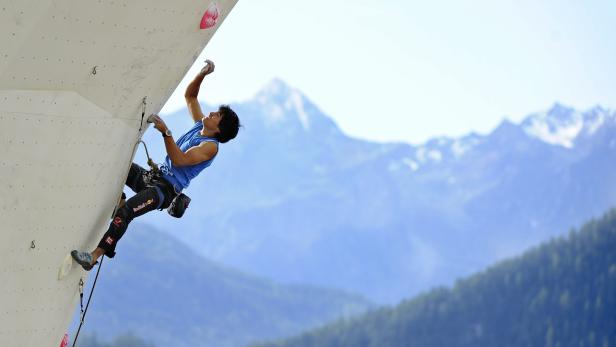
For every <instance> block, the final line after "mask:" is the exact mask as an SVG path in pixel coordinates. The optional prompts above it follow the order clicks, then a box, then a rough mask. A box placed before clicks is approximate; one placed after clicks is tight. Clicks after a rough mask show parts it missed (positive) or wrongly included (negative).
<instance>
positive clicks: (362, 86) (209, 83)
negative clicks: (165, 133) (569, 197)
mask: <svg viewBox="0 0 616 347" xmlns="http://www.w3.org/2000/svg"><path fill="white" fill-rule="evenodd" d="M614 32H616V3H614V2H613V1H607V0H592V1H587V2H575V1H542V2H536V1H521V2H520V1H498V2H492V1H487V0H481V1H474V2H457V1H434V2H405V1H399V0H386V1H365V0H358V1H354V2H353V4H349V3H348V2H342V1H325V0H316V1H310V2H307V1H306V2H293V3H292V4H291V3H289V2H285V1H282V0H263V1H259V2H250V1H248V2H243V1H240V2H238V4H237V5H236V7H235V8H234V10H233V12H232V13H231V14H230V15H229V17H228V19H227V20H226V21H225V22H224V23H223V25H222V26H221V28H220V30H219V31H218V32H217V33H216V35H214V37H213V39H212V41H211V42H210V44H209V45H208V47H207V48H206V50H205V51H204V52H203V53H202V54H201V56H200V58H199V59H198V60H197V63H196V64H195V66H193V68H192V69H191V70H190V71H189V73H188V74H187V77H186V78H185V79H184V81H183V82H182V83H181V84H180V86H179V87H178V90H177V91H176V93H174V95H173V96H172V98H171V99H170V101H169V102H168V103H167V105H166V106H165V108H164V109H163V113H164V112H167V113H169V112H171V111H174V110H177V109H178V108H181V107H184V105H183V98H182V95H183V91H184V89H185V87H186V84H187V83H188V82H189V80H190V79H191V78H192V77H193V76H194V74H195V73H196V72H197V71H198V70H199V69H200V68H201V67H202V65H203V60H204V59H205V57H208V58H211V59H213V60H214V61H215V62H216V72H215V73H214V74H213V75H211V76H209V77H208V79H207V80H206V82H205V83H206V84H205V85H204V88H203V89H202V90H203V92H202V98H203V100H204V101H208V102H213V103H220V102H231V103H232V104H233V102H234V101H241V100H245V99H249V98H251V97H253V96H254V95H255V94H256V93H257V91H258V90H260V89H261V88H263V86H264V85H266V84H267V83H268V81H270V80H271V79H273V78H277V77H278V78H281V79H283V80H285V81H287V82H288V83H289V84H291V85H292V86H294V87H297V88H298V89H300V90H302V91H303V92H305V93H306V94H307V95H308V96H309V97H310V98H311V99H313V100H315V101H317V103H318V104H319V106H320V107H321V108H322V109H323V110H324V111H325V113H327V114H329V115H331V116H332V117H333V118H334V119H335V120H336V122H337V123H338V124H339V126H340V127H341V128H342V130H343V131H345V132H346V133H348V134H349V135H352V136H356V137H360V138H364V139H370V140H379V141H391V140H401V141H405V142H411V143H421V142H424V141H425V140H427V139H428V138H431V137H434V136H440V135H448V136H459V135H462V134H465V133H468V132H471V131H476V132H479V133H486V132H488V131H490V130H492V129H493V128H494V127H495V126H496V125H497V124H498V123H500V122H501V121H502V119H503V118H505V117H506V118H509V119H511V120H512V121H520V120H521V119H522V118H524V117H525V116H527V115H528V114H530V113H531V112H533V111H535V110H538V109H545V108H546V107H547V106H548V105H552V104H554V102H557V101H559V102H562V103H564V104H567V105H571V106H573V107H575V108H577V109H589V108H591V107H592V106H594V105H596V104H601V105H603V106H604V107H608V108H613V107H614V105H616V94H614V93H613V91H614V90H616V79H615V78H614V76H616V64H615V63H614V62H613V60H612V59H611V58H610V57H613V56H614V54H615V53H616V41H614V40H612V39H610V36H611V35H612V33H614Z"/></svg>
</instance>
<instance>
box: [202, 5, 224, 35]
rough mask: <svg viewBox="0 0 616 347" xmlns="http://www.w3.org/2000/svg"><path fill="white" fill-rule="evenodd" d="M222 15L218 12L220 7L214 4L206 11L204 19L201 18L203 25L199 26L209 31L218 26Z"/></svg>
mask: <svg viewBox="0 0 616 347" xmlns="http://www.w3.org/2000/svg"><path fill="white" fill-rule="evenodd" d="M219 15H220V11H219V10H218V5H216V3H215V2H213V3H212V4H211V5H210V7H208V8H207V10H205V13H204V14H203V18H201V25H200V26H199V27H200V28H201V29H209V28H211V27H213V26H214V25H216V22H217V21H218V16H219Z"/></svg>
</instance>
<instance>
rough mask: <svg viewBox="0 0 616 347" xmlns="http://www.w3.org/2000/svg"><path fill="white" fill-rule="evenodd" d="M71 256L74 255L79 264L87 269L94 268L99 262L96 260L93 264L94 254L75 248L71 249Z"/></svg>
mask: <svg viewBox="0 0 616 347" xmlns="http://www.w3.org/2000/svg"><path fill="white" fill-rule="evenodd" d="M71 257H73V259H75V261H76V262H77V263H78V264H79V265H81V267H82V268H83V269H84V270H86V271H90V270H92V268H93V267H94V265H96V264H97V263H98V262H95V263H94V264H92V255H91V254H90V253H88V252H79V251H77V250H73V251H71Z"/></svg>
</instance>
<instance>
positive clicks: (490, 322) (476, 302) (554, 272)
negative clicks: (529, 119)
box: [253, 210, 616, 347]
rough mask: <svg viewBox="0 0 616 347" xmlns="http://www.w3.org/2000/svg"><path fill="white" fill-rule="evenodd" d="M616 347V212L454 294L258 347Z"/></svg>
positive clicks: (441, 293)
mask: <svg viewBox="0 0 616 347" xmlns="http://www.w3.org/2000/svg"><path fill="white" fill-rule="evenodd" d="M256 346H258V347H283V346H284V347H287V346H288V347H290V346H293V347H308V346H315V347H316V346H319V347H343V346H349V347H351V346H352V347H368V346H370V347H394V346H396V347H403V346H404V347H412V346H424V347H425V346H447V347H455V346H460V347H462V346H464V347H477V346H499V347H507V346H516V347H519V346H546V347H552V346H554V347H557V346H558V347H566V346H575V347H584V346H602V347H608V346H612V347H614V346H616V210H612V211H610V212H608V213H607V214H605V215H604V216H603V217H602V218H601V219H600V220H593V221H590V222H588V223H587V224H585V225H584V226H583V227H582V228H581V230H579V231H571V232H570V233H569V235H568V236H567V237H562V238H559V239H555V240H552V241H550V242H547V243H545V244H543V245H541V246H539V247H537V248H534V249H531V250H529V251H527V252H526V253H524V254H523V255H521V256H519V257H517V258H514V259H510V260H507V261H503V262H501V263H498V264H497V265H495V266H492V267H490V268H488V269H487V270H485V271H483V272H481V273H478V274H476V275H474V276H472V277H469V278H466V279H463V280H460V281H458V282H457V283H456V284H455V286H453V288H438V289H434V290H432V291H430V292H428V293H426V294H424V295H421V296H418V297H416V298H414V299H412V300H408V301H404V302H402V303H400V304H399V305H397V306H395V307H387V308H382V309H378V310H375V311H372V312H370V313H368V314H365V315H363V316H361V317H359V318H354V319H347V320H343V321H339V322H337V323H335V324H332V325H327V326H325V327H322V328H320V329H318V330H315V331H311V332H308V333H305V334H303V335H301V336H298V337H293V338H290V339H287V340H284V341H278V342H271V343H263V344H257V345H253V347H256Z"/></svg>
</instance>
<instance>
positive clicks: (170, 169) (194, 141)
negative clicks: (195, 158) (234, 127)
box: [160, 121, 218, 192]
mask: <svg viewBox="0 0 616 347" xmlns="http://www.w3.org/2000/svg"><path fill="white" fill-rule="evenodd" d="M201 129H203V123H201V121H197V122H196V123H195V125H194V126H193V127H192V128H190V130H188V131H187V132H186V134H184V135H182V136H181V137H180V138H179V139H178V140H177V141H176V142H175V143H176V144H177V145H178V147H180V149H181V150H182V152H186V151H187V150H188V149H189V148H191V147H194V146H199V145H200V144H201V143H202V142H214V143H216V146H218V141H217V140H216V139H214V138H211V137H206V136H202V135H201ZM216 154H218V153H216ZM214 158H216V155H214V156H213V157H212V159H210V160H206V161H204V162H201V163H199V164H196V165H187V166H175V165H173V164H172V163H171V159H169V156H167V157H166V158H165V163H164V164H163V165H161V167H160V169H161V171H162V173H163V178H165V179H166V180H167V181H169V183H171V184H173V186H174V187H175V190H176V191H177V192H180V191H181V190H182V189H185V188H187V187H188V184H189V183H190V180H192V179H193V178H195V177H196V176H197V175H198V174H199V173H200V172H201V171H202V170H203V169H205V168H206V167H208V166H210V164H212V161H214Z"/></svg>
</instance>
